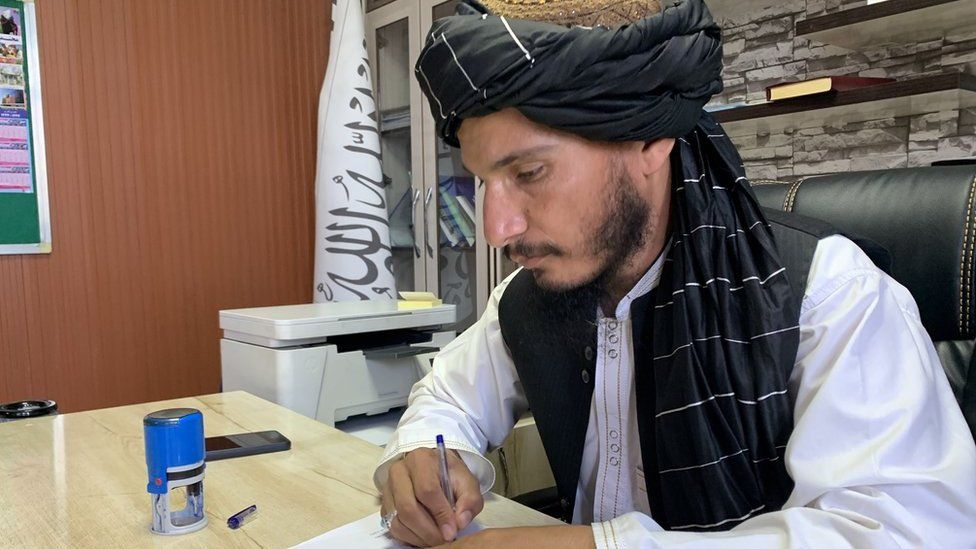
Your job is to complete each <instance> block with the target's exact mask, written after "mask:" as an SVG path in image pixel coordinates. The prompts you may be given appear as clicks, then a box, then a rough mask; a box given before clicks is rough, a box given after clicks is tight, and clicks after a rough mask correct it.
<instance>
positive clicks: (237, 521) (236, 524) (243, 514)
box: [227, 505, 258, 530]
mask: <svg viewBox="0 0 976 549" xmlns="http://www.w3.org/2000/svg"><path fill="white" fill-rule="evenodd" d="M257 510H258V506H257V505H252V506H250V507H248V508H247V509H244V510H243V511H240V512H238V513H234V515H233V516H232V517H230V518H229V519H227V527H228V528H230V529H231V530H237V529H238V528H240V527H241V525H242V524H244V522H245V521H247V520H248V519H249V518H251V517H253V516H254V513H256V512H257Z"/></svg>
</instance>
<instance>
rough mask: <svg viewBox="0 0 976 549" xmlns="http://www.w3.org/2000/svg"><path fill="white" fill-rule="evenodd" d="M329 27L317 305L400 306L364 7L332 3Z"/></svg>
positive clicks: (354, 1)
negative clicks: (369, 302) (385, 302)
mask: <svg viewBox="0 0 976 549" xmlns="http://www.w3.org/2000/svg"><path fill="white" fill-rule="evenodd" d="M332 22H333V24H332V40H331V46H330V48H329V65H328V67H327V68H326V71H325V83H324V84H323V85H322V93H321V95H320V96H319V133H318V148H319V150H318V167H317V170H316V174H315V278H314V288H315V302H316V303H318V302H322V301H350V300H361V299H396V287H395V281H394V278H393V257H392V255H391V253H390V222H389V218H388V216H387V212H386V194H385V191H384V188H383V172H382V168H381V165H380V139H379V131H378V129H377V122H376V117H377V113H376V105H375V102H374V100H373V86H372V81H371V76H370V66H369V59H368V55H367V53H366V39H365V34H364V31H363V6H362V3H361V2H360V0H337V1H334V2H333V5H332Z"/></svg>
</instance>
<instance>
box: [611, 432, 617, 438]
mask: <svg viewBox="0 0 976 549" xmlns="http://www.w3.org/2000/svg"><path fill="white" fill-rule="evenodd" d="M610 438H612V439H616V438H617V431H610Z"/></svg>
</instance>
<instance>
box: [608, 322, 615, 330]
mask: <svg viewBox="0 0 976 549" xmlns="http://www.w3.org/2000/svg"><path fill="white" fill-rule="evenodd" d="M607 327H608V328H610V329H611V330H616V329H617V322H616V321H614V320H611V321H610V322H609V323H608V324H607Z"/></svg>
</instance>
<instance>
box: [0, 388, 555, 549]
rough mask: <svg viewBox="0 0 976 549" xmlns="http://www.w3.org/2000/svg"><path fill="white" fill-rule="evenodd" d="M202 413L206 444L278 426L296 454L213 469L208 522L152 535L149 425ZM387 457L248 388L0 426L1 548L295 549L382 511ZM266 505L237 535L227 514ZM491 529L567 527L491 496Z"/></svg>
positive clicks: (485, 516) (207, 483) (207, 488)
mask: <svg viewBox="0 0 976 549" xmlns="http://www.w3.org/2000/svg"><path fill="white" fill-rule="evenodd" d="M177 407H191V408H197V409H199V410H200V411H201V412H203V416H204V429H205V431H206V434H207V436H214V435H223V434H231V433H239V432H243V431H265V430H270V429H276V430H278V431H280V432H281V433H282V434H284V435H285V436H287V437H288V438H289V439H291V441H292V449H291V451H289V452H280V453H275V454H267V455H262V456H251V457H245V458H237V459H231V460H226V461H217V462H214V463H211V464H208V465H207V472H206V478H205V479H204V498H205V508H206V513H207V517H208V518H209V521H210V522H209V524H208V525H207V527H206V528H205V529H203V530H201V531H199V532H195V533H191V534H185V535H182V536H173V537H169V536H159V535H155V534H152V533H151V532H150V531H149V523H150V520H151V518H150V503H149V494H148V493H147V492H146V482H147V478H146V461H145V455H144V447H143V444H144V443H143V435H142V418H143V416H145V415H146V414H148V413H149V412H152V411H155V410H160V409H163V408H177ZM380 454H381V449H380V448H379V447H377V446H373V445H372V444H369V443H368V442H365V441H362V440H359V439H357V438H354V437H352V436H350V435H347V434H345V433H343V432H341V431H338V430H336V429H333V428H331V427H328V426H326V425H324V424H322V423H319V422H317V421H315V420H312V419H309V418H307V417H305V416H302V415H300V414H297V413H295V412H292V411H291V410H288V409H286V408H283V407H281V406H278V405H276V404H272V403H270V402H268V401H265V400H262V399H260V398H258V397H255V396H253V395H250V394H248V393H244V392H235V393H220V394H216V395H208V396H202V397H196V398H184V399H178V400H169V401H164V402H154V403H148V404H136V405H133V406H123V407H120V408H108V409H104V410H93V411H89V412H80V413H75V414H65V415H61V416H55V417H45V418H37V419H32V420H22V421H15V422H11V423H3V424H0V546H4V547H6V546H8V544H10V545H13V546H26V547H68V546H70V547H100V548H101V547H141V546H180V547H257V546H262V547H287V546H291V545H293V544H295V543H299V542H302V541H304V540H306V539H309V538H312V537H314V536H316V535H318V534H321V533H323V532H326V531H328V530H331V529H332V528H335V527H337V526H341V525H342V524H345V523H347V522H350V521H353V520H356V519H359V518H362V517H364V516H366V515H368V514H370V513H373V512H375V511H376V510H377V509H378V508H379V497H378V494H377V492H376V489H375V488H374V487H373V482H372V479H371V476H372V473H373V467H374V466H375V464H376V463H377V461H378V460H379V458H380ZM251 504H257V506H258V516H257V517H256V518H255V519H254V520H252V521H250V522H248V523H247V524H245V525H244V526H243V527H242V528H241V529H239V530H230V529H229V528H227V523H226V520H227V517H229V516H231V515H232V514H234V513H236V512H237V511H240V510H241V509H244V508H245V507H247V506H249V505H251ZM480 521H481V523H482V524H484V525H486V526H528V525H544V524H559V523H558V521H556V520H555V519H552V518H550V517H547V516H545V515H543V514H541V513H538V512H536V511H534V510H532V509H529V508H527V507H524V506H522V505H519V504H517V503H515V502H513V501H510V500H507V499H504V498H501V497H498V496H489V498H488V501H487V504H486V507H485V511H484V512H483V513H482V515H481V516H480Z"/></svg>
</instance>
